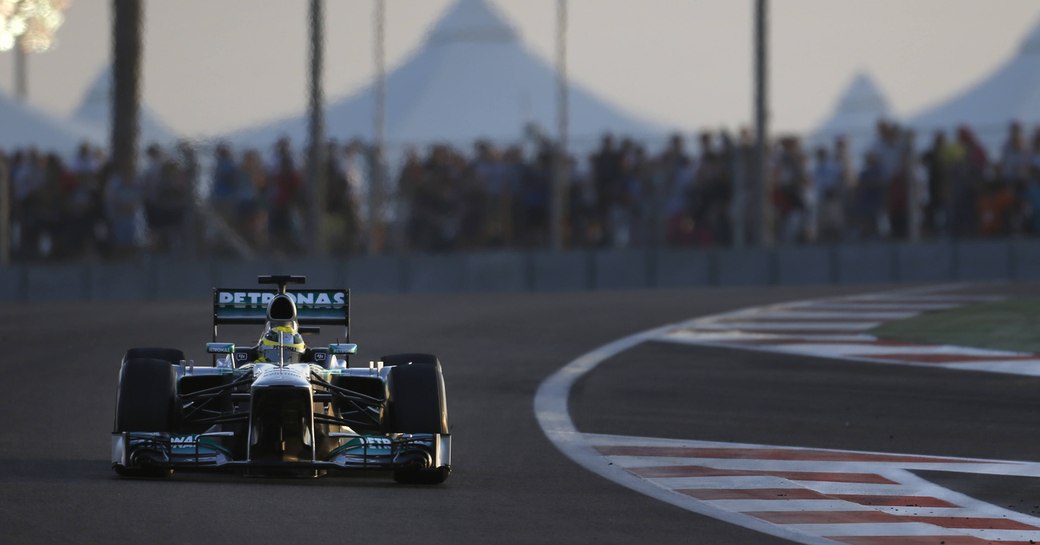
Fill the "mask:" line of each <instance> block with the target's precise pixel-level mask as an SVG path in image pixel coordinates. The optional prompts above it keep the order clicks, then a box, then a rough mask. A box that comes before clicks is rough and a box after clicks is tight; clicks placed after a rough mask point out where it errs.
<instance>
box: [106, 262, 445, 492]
mask: <svg viewBox="0 0 1040 545" xmlns="http://www.w3.org/2000/svg"><path fill="white" fill-rule="evenodd" d="M258 280H259V283H260V284H261V285H266V286H273V287H269V288H266V289H265V288H263V287H262V288H259V289H222V288H217V289H214V290H213V342H210V343H207V344H206V350H207V352H208V353H210V354H213V362H212V364H211V365H198V364H195V363H193V362H191V361H186V360H185V358H184V354H183V352H182V351H180V350H175V349H169V348H132V349H130V350H128V351H127V352H126V355H125V356H123V362H122V367H121V369H120V371H119V388H118V393H117V398H116V412H115V429H114V431H113V434H112V467H113V468H114V469H115V471H116V472H117V473H119V474H120V475H123V476H144V477H162V476H169V475H171V474H172V473H173V471H174V470H237V471H239V472H241V473H243V474H246V475H289V476H309V477H317V476H320V475H324V474H326V473H328V472H330V471H338V470H385V471H388V472H392V473H393V476H394V480H396V481H397V482H400V483H409V484H439V483H442V482H444V480H445V479H447V478H448V474H449V473H450V472H451V434H450V432H449V428H448V412H447V404H446V401H445V392H444V378H443V375H442V373H441V364H440V362H439V361H438V359H437V357H436V356H434V355H432V354H394V355H389V356H384V357H383V358H381V360H380V361H378V362H373V363H369V364H366V365H363V366H353V365H351V363H350V357H351V356H352V355H354V354H356V353H357V345H356V344H353V343H351V342H350V292H349V290H320V289H293V290H289V289H287V287H288V285H289V284H303V283H304V282H305V278H304V277H302V276H285V275H281V276H261V277H259V279H258ZM224 324H238V325H259V326H263V333H262V335H261V337H260V339H259V341H257V343H256V344H255V345H251V346H245V347H242V346H237V345H235V344H234V343H230V342H217V333H218V326H220V325H224ZM322 325H331V326H341V327H343V328H344V339H345V341H346V342H342V343H334V344H329V345H328V346H326V347H320V348H312V347H308V346H306V344H305V343H304V342H303V337H302V335H304V334H307V333H314V332H317V330H318V328H319V327H320V326H322Z"/></svg>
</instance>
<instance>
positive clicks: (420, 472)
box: [384, 355, 451, 484]
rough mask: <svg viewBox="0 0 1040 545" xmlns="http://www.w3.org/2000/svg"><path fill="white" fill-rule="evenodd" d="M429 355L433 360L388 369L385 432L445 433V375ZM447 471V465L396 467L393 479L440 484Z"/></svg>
mask: <svg viewBox="0 0 1040 545" xmlns="http://www.w3.org/2000/svg"><path fill="white" fill-rule="evenodd" d="M409 356H411V355H409ZM430 357H431V358H432V360H433V361H432V363H414V362H413V363H412V364H407V365H399V366H396V367H393V368H392V369H391V370H390V377H389V378H390V403H389V413H390V414H389V419H388V421H389V425H388V428H389V429H388V430H387V431H388V432H390V433H429V434H442V435H446V434H448V408H447V400H446V395H445V391H444V375H443V373H442V372H441V365H440V362H439V361H437V358H436V356H432V355H431V356H430ZM384 362H385V360H384ZM450 473H451V468H450V467H447V466H444V467H436V468H430V469H398V470H396V471H394V480H395V481H397V482H399V483H404V484H440V483H443V482H444V481H445V480H446V479H447V478H448V475H449V474H450Z"/></svg>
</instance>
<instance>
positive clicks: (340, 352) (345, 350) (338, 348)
mask: <svg viewBox="0 0 1040 545" xmlns="http://www.w3.org/2000/svg"><path fill="white" fill-rule="evenodd" d="M329 353H331V354H333V355H335V356H352V355H354V354H357V345H356V344H354V343H333V344H330V345H329Z"/></svg>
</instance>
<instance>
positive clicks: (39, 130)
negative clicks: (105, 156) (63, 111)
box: [0, 91, 97, 154]
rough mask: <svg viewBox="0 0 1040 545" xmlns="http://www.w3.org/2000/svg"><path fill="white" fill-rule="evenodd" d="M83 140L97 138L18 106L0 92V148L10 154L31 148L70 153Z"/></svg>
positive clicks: (52, 118)
mask: <svg viewBox="0 0 1040 545" xmlns="http://www.w3.org/2000/svg"><path fill="white" fill-rule="evenodd" d="M84 140H89V141H91V142H95V143H96V141H97V135H96V134H94V133H92V132H91V131H89V130H86V129H84V128H82V127H78V126H76V125H75V124H73V123H70V122H65V121H61V120H59V119H56V118H54V117H51V116H50V115H48V114H46V113H44V112H41V111H39V110H36V109H35V108H32V107H30V106H28V105H25V104H22V103H19V102H18V101H16V100H14V99H13V98H11V97H10V96H8V95H6V94H5V93H3V92H2V91H0V149H2V150H4V151H7V152H10V151H13V150H17V149H24V148H30V147H35V148H37V149H39V150H41V151H46V152H50V151H54V152H58V153H61V154H71V153H73V152H74V151H75V150H76V148H77V147H78V146H79V144H80V143H81V142H83V141H84Z"/></svg>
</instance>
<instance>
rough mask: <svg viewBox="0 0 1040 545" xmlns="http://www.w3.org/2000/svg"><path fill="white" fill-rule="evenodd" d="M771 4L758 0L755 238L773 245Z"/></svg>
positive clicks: (756, 31)
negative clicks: (770, 143)
mask: <svg viewBox="0 0 1040 545" xmlns="http://www.w3.org/2000/svg"><path fill="white" fill-rule="evenodd" d="M768 12H769V1H768V0H755V158H754V169H755V172H754V174H753V176H752V180H754V183H755V207H754V209H755V222H756V225H755V227H756V229H755V235H754V236H755V237H756V238H757V242H758V244H759V246H772V244H773V207H772V203H771V199H770V186H771V184H770V180H769V26H768V23H769V13H768Z"/></svg>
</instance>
